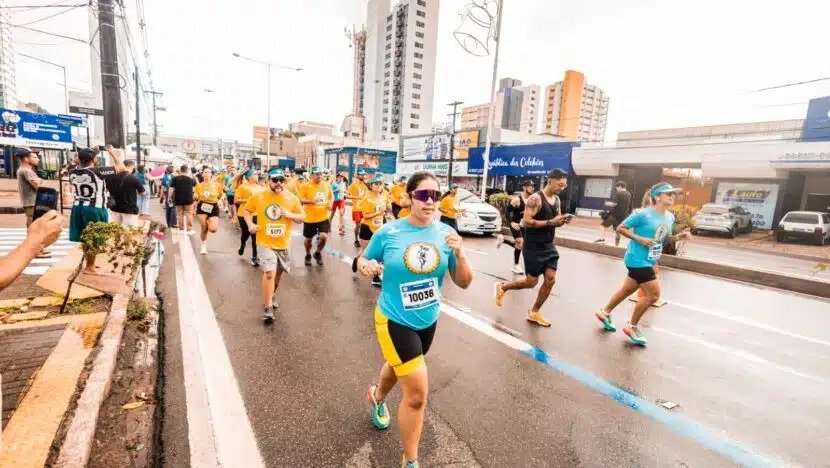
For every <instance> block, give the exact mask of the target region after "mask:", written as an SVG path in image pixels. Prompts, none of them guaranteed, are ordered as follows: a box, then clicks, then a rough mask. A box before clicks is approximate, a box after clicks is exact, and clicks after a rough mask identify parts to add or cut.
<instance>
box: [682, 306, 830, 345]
mask: <svg viewBox="0 0 830 468" xmlns="http://www.w3.org/2000/svg"><path fill="white" fill-rule="evenodd" d="M669 304H672V305H676V306H678V307H682V308H684V309H687V310H691V311H693V312H698V313H701V314H704V315H709V316H711V317H717V318H721V319H724V320H729V321H731V322H735V323H740V324H741V325H747V326H750V327H755V328H758V329H760V330H765V331H768V332H773V333H778V334H780V335H784V336H789V337H790V338H795V339H797V340H802V341H806V342H808V343H813V344H818V345H822V346H830V341H826V340H822V339H820V338H813V337H811V336H804V335H799V334H798V333H793V332H791V331H787V330H784V329H783V328H778V327H773V326H771V325H765V324H763V323H761V322H756V321H755V320H752V319H747V318H742V317H735V316H731V315H725V314H721V313H720V312H715V311H713V310H708V309H704V308H703V307H698V306H694V305H688V304H680V303H678V302H672V301H669Z"/></svg>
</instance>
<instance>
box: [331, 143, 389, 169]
mask: <svg viewBox="0 0 830 468" xmlns="http://www.w3.org/2000/svg"><path fill="white" fill-rule="evenodd" d="M324 154H325V156H324V159H325V161H326V163H325V164H324V165H325V166H326V167H331V166H332V165H334V162H335V161H336V164H337V166H336V171H337V172H348V173H350V174H351V173H353V172H354V170H355V169H357V168H362V169H365V170H366V171H368V172H381V173H383V174H394V173H395V169H396V165H397V157H398V154H397V153H396V152H394V151H385V150H378V149H374V148H359V147H355V146H345V147H342V148H327V149H325V150H324Z"/></svg>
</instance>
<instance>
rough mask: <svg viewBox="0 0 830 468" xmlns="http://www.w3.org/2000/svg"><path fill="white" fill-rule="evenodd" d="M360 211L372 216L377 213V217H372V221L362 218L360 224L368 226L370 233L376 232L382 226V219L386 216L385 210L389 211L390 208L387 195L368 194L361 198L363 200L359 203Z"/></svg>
mask: <svg viewBox="0 0 830 468" xmlns="http://www.w3.org/2000/svg"><path fill="white" fill-rule="evenodd" d="M359 206H360V211H361V212H362V213H363V214H372V213H378V212H380V214H379V215H377V216H375V217H373V218H372V219H366V218H363V221H361V223H362V224H365V225H367V226H369V229H371V230H372V232H375V231H377V230H378V229H380V227H381V226H383V218H384V217H385V216H386V214H385V213H386V210H388V209H389V207H390V206H391V205H390V204H389V195H387V194H385V193H380V194H376V193H375V192H369V193H368V194H366V196H365V197H363V200H361V201H360V204H359Z"/></svg>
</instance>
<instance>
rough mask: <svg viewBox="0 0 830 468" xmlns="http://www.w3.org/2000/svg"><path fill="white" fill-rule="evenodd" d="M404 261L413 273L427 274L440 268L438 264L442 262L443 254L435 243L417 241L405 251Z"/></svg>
mask: <svg viewBox="0 0 830 468" xmlns="http://www.w3.org/2000/svg"><path fill="white" fill-rule="evenodd" d="M403 262H404V265H406V268H407V269H408V270H409V271H411V272H412V273H417V274H419V275H426V274H429V273H432V272H433V271H435V270H437V269H438V264H439V263H441V255H440V254H439V253H438V249H437V248H436V247H435V246H434V245H432V244H428V243H426V242H415V243H414V244H410V245H409V247H407V248H406V251H404V254H403Z"/></svg>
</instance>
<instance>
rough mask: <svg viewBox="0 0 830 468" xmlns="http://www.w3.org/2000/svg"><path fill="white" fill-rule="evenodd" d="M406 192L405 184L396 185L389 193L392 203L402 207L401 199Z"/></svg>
mask: <svg viewBox="0 0 830 468" xmlns="http://www.w3.org/2000/svg"><path fill="white" fill-rule="evenodd" d="M405 192H406V185H403V184H396V185H394V186H393V187H392V190H390V191H389V196H391V197H392V203H394V204H396V205H398V206H400V205H401V197H402V196H403V194H404V193H405Z"/></svg>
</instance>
